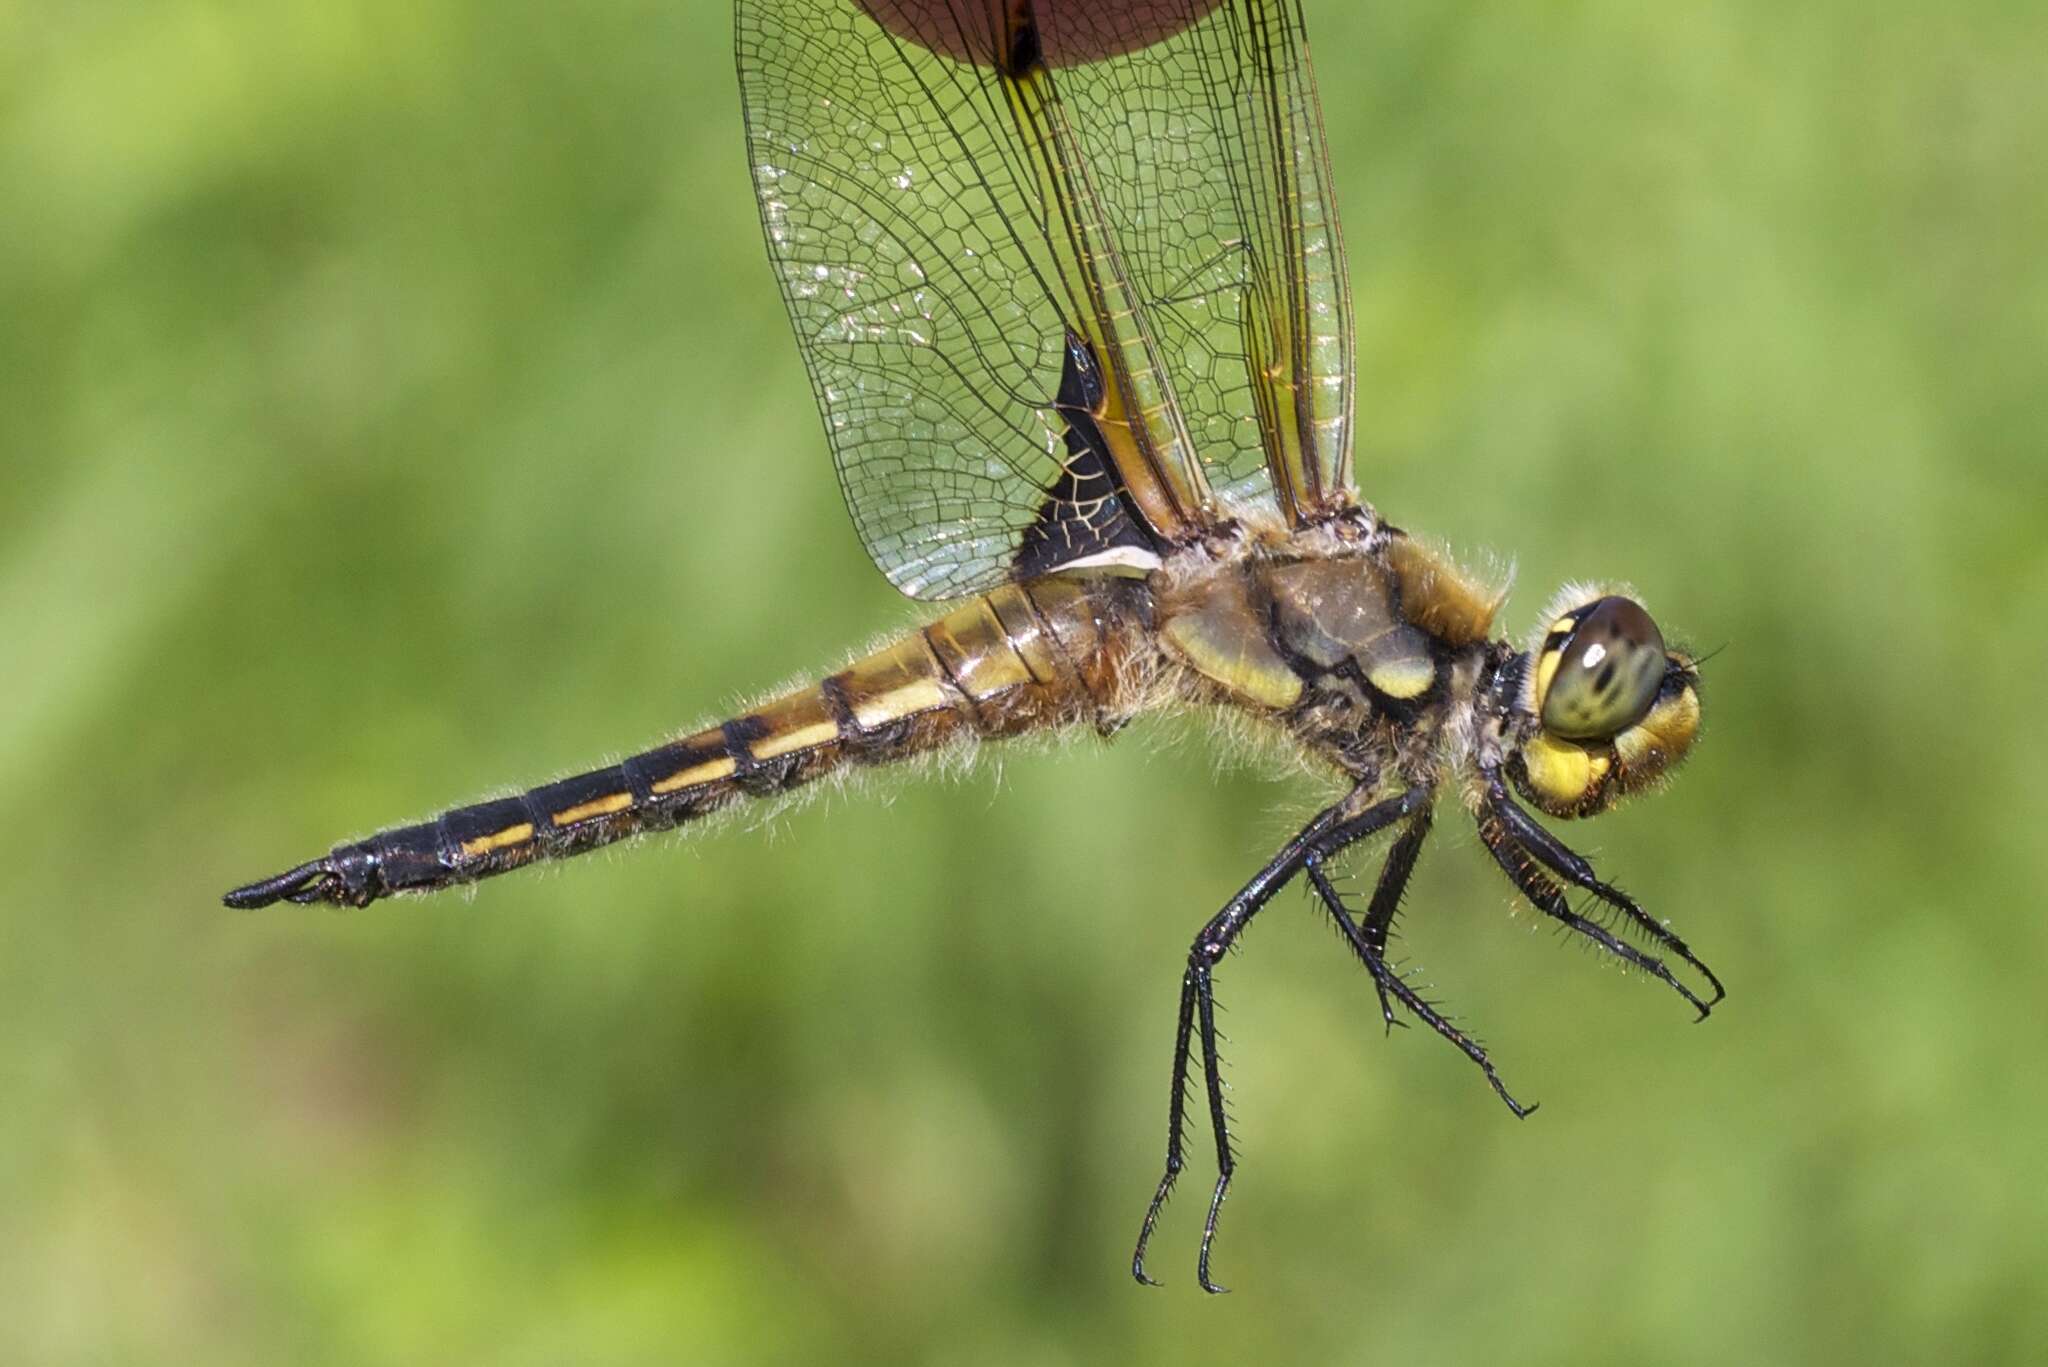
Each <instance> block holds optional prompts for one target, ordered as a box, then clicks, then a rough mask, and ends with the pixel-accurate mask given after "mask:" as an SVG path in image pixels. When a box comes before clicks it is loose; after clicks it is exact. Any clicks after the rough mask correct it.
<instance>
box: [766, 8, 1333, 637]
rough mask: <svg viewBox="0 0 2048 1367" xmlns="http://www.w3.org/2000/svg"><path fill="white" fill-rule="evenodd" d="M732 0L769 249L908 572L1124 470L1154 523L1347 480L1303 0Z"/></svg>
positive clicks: (878, 522) (968, 587) (1063, 515)
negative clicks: (1297, 0)
mask: <svg viewBox="0 0 2048 1367" xmlns="http://www.w3.org/2000/svg"><path fill="white" fill-rule="evenodd" d="M737 13H738V22H737V28H738V35H737V36H738V50H739V65H740V77H741V87H742V92H743V97H744V100H745V104H746V116H747V130H748V139H749V144H748V145H749V153H750V158H751V161H752V163H753V166H754V173H755V184H756V191H757V193H758V195H759V198H760V202H761V209H762V217H763V222H764V225H765V228H766V233H767V239H768V247H769V254H770V257H771V258H772V260H773V262H774V265H775V269H776V272H777V275H778V277H779V280H780V282H781V285H782V288H783V293H784V297H785V299H786V301H787V303H788V306H789V310H790V315H791V318H792V320H793V321H794V323H795V327H796V333H797V338H798V344H799V347H800V349H801V351H802V353H803V356H804V359H805V363H806V365H807V367H808V369H809V371H810V374H811V379H812V382H813V386H814V388H815V390H816V393H817V397H818V402H819V406H820V408H821V410H822V411H823V413H824V417H825V422H826V429H827V434H828V438H829V440H830V443H831V446H832V449H833V454H834V457H835V460H836V463H837V465H838V469H839V475H840V481H841V485H842V488H843V490H844V492H845V495H846V500H847V504H848V507H849V508H850V510H851V511H852V514H853V518H854V522H855V525H856V527H857V528H858V530H859V532H860V535H861V538H862V541H863V543H864V544H865V545H866V547H867V548H868V551H869V553H870V554H871V555H872V556H873V557H874V559H875V561H876V563H877V564H879V565H880V566H881V568H882V569H883V571H884V572H885V573H886V574H887V575H888V576H889V578H890V580H891V582H893V583H894V584H896V586H897V587H898V588H900V589H901V590H903V591H904V592H905V593H908V594H911V595H912V596H914V597H929V598H937V597H950V596H955V595H958V594H962V593H967V592H971V591H974V590H978V589H981V588H985V587H988V586H989V585H991V584H994V583H997V582H1000V581H1001V580H1003V579H1005V578H1008V577H1012V576H1014V575H1015V574H1017V573H1020V572H1023V570H1022V569H1020V566H1021V567H1025V568H1029V569H1043V568H1044V567H1045V565H1046V564H1047V563H1049V562H1051V561H1056V560H1057V557H1056V556H1052V555H1050V554H1049V552H1048V551H1047V547H1048V546H1050V545H1052V544H1053V543H1054V542H1058V543H1059V544H1061V545H1066V544H1069V543H1071V542H1073V541H1074V537H1073V536H1072V535H1071V528H1072V527H1074V526H1084V527H1092V526H1094V525H1095V524H1094V523H1088V522H1086V521H1085V520H1084V519H1087V518H1094V519H1096V521H1097V522H1099V521H1100V520H1101V518H1100V511H1099V507H1098V506H1097V505H1100V503H1101V501H1102V500H1101V490H1102V488H1103V487H1106V486H1105V484H1104V477H1105V476H1106V475H1108V476H1114V477H1115V483H1116V485H1117V486H1118V489H1119V497H1120V500H1121V502H1120V505H1119V507H1117V508H1112V510H1111V511H1112V512H1117V513H1121V514H1128V523H1129V525H1130V526H1131V527H1135V528H1136V529H1138V530H1137V532H1136V533H1134V534H1135V535H1136V536H1137V538H1138V539H1140V540H1149V541H1151V542H1152V543H1153V544H1160V545H1163V544H1170V543H1172V542H1175V541H1178V540H1184V539H1186V538H1187V537H1188V536H1190V535H1194V534H1196V533H1198V532H1199V531H1201V530H1202V529H1204V528H1206V527H1208V526H1211V525H1214V524H1215V523H1216V522H1217V521H1219V520H1220V519H1221V518H1223V517H1224V516H1226V515H1227V513H1228V508H1227V506H1225V505H1224V504H1223V503H1221V502H1219V501H1218V500H1216V499H1215V498H1214V497H1213V495H1212V494H1211V486H1212V485H1226V484H1227V485H1230V486H1231V488H1230V490H1229V492H1230V493H1231V494H1232V495H1234V496H1236V497H1237V498H1245V497H1250V496H1255V495H1259V494H1263V493H1264V492H1265V491H1266V490H1267V489H1269V488H1275V489H1276V492H1277V495H1278V497H1279V501H1280V506H1281V509H1282V511H1283V513H1285V515H1286V516H1287V517H1288V518H1289V519H1290V520H1295V521H1299V520H1304V519H1305V518H1308V517H1312V516H1315V515H1318V514H1319V513H1320V512H1322V511H1326V510H1328V509H1329V508H1332V507H1335V506H1339V505H1340V504H1341V503H1342V502H1343V501H1344V500H1345V499H1346V498H1348V473H1347V471H1346V465H1347V463H1348V441H1347V439H1348V427H1347V423H1348V416H1349V412H1348V410H1349V398H1350V391H1349V367H1348V347H1349V334H1348V319H1347V317H1346V314H1345V307H1344V296H1343V267H1342V257H1341V252H1340V251H1339V250H1338V247H1337V241H1336V230H1335V222H1334V217H1333V216H1332V215H1331V213H1330V210H1329V207H1328V205H1329V201H1328V196H1327V184H1328V178H1327V173H1326V171H1325V169H1324V162H1323V156H1322V141H1321V132H1320V128H1319V126H1318V124H1317V120H1316V109H1315V99H1314V92H1313V87H1312V82H1311V81H1310V78H1309V75H1308V70H1307V62H1306V53H1305V50H1304V48H1303V47H1302V43H1301V29H1300V21H1299V15H1298V13H1297V11H1296V10H1295V8H1294V6H1293V5H1292V4H1291V3H1287V0H1276V2H1274V3H1249V2H1248V0H1232V2H1231V3H1218V0H1123V3H1118V4H1104V3H1101V0H1094V2H1093V3H1089V4H1083V3H1081V0H1035V2H1034V0H863V2H862V3H856V0H738V9H737ZM877 16H879V19H880V22H878V19H877ZM1077 360H1078V362H1079V368H1078V369H1077V365H1076V362H1077ZM1091 384H1092V386H1093V387H1092V388H1091V387H1090V386H1091ZM1077 394H1087V395H1089V396H1091V399H1092V400H1093V401H1094V403H1093V412H1092V415H1084V417H1086V418H1087V419H1088V420H1081V419H1077V414H1076V411H1075V410H1074V408H1073V406H1072V405H1073V402H1074V399H1075V396H1076V395H1077ZM1276 486H1277V488H1276ZM1077 489H1087V490H1092V491H1093V493H1092V495H1091V497H1092V498H1093V502H1092V503H1091V504H1089V505H1088V506H1086V507H1083V506H1082V505H1081V504H1079V503H1075V504H1074V505H1073V506H1071V507H1070V506H1068V505H1067V504H1066V503H1065V502H1063V500H1068V499H1069V498H1070V497H1071V496H1072V495H1073V493H1074V491H1075V490H1077ZM1119 525H1123V524H1121V523H1120V524H1119ZM1049 527H1050V528H1052V529H1054V530H1055V531H1057V532H1059V533H1060V535H1058V536H1048V535H1047V529H1048V528H1049ZM1119 535H1121V533H1119ZM1096 540H1099V538H1097V537H1095V534H1094V533H1093V532H1090V533H1089V534H1088V536H1084V537H1083V538H1082V541H1083V542H1086V543H1088V544H1094V543H1095V541H1096ZM1020 546H1027V547H1031V548H1033V549H1031V551H1030V553H1029V554H1027V555H1025V556H1024V558H1023V559H1022V560H1021V561H1020V558H1019V556H1020V551H1019V548H1020Z"/></svg>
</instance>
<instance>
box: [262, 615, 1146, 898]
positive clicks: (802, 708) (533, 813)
mask: <svg viewBox="0 0 2048 1367" xmlns="http://www.w3.org/2000/svg"><path fill="white" fill-rule="evenodd" d="M1145 594H1146V590H1145V588H1144V586H1143V584H1142V583H1141V582H1139V581H1135V580H1126V579H1115V578H1106V577H1105V578H1099V579H1081V578H1067V577H1051V578H1046V579H1040V580H1035V581H1032V582H1030V583H1027V584H1021V585H1005V586H1004V587H1002V588H999V589H996V590H994V591H992V592H990V593H987V594H984V595H982V596H980V597H977V598H973V599H970V600H968V601H967V602H965V603H963V604H961V605H960V606H959V607H957V608H955V609H954V610H953V611H951V612H949V613H947V614H946V615H945V616H943V617H941V618H939V619H938V620H937V621H935V622H932V623H931V624H930V625H928V626H926V627H924V628H923V629H921V630H918V631H914V632H912V633H910V634H909V635H906V636H903V637H900V638H898V639H896V640H894V641H891V642H890V643H888V644H887V645H884V646H882V647H881V648H880V649H878V650H876V651H874V652H872V653H871V654H868V655H865V656H863V657H862V658H860V659H858V660H855V661H854V662H853V663H852V664H850V665H848V666H847V667H846V668H845V669H842V670H840V671H839V672H838V673H836V674H833V675H831V676H829V677H827V678H825V679H823V680H820V681H819V682H818V683H816V684H813V685H811V686H810V687H807V688H802V689H798V690H796V691H795V692H792V693H787V694H784V695H782V696H780V697H777V698H774V699H771V700H770V701H768V702H765V703H763V704H761V705H760V706H758V707H754V708H751V709H749V710H747V711H745V712H742V713H741V714H739V715H738V716H736V717H733V718H732V719H731V720H729V721H725V722H722V723H720V724H719V725H716V726H712V727H709V728H707V729H705V730H702V731H699V732H697V733H695V734H694V735H690V736H686V737H684V738H682V739H681V740H676V741H671V742H669V743H668V744H665V745H661V746H657V747H656V748H654V749H652V750H648V751H646V752H644V753H642V754H638V755H634V756H632V757H631V758H629V759H627V760H625V761H623V762H621V763H619V764H614V765H610V766H607V767H606V768H602V769H595V770H592V771H591V772H589V773H586V774H578V775H576V776H574V777H573V778H566V779H562V780H560V781H558V782H555V783H549V784H544V785H542V786H541V787H538V788H533V789H530V790H528V791H527V792H524V793H519V794H516V795H514V796H510V797H503V798H497V799H494V800H492V801H488V802H480V803H477V804H474V805H472V806H467V807H458V808H455V809H454V810H452V811H448V812H445V813H443V814H442V815H441V816H440V817H438V818H437V819H435V820H433V821H429V822H424V823H422V824H420V825H416V826H404V827H399V828H396V829H393V830H388V831H383V832H380V833H379V834H377V835H374V836H371V837H370V838H369V839H367V840H362V841H356V842H351V843H348V844H344V845H340V846H337V847H336V848H335V849H334V850H333V851H332V852H331V853H329V854H328V855H327V856H326V857H325V858H322V859H318V860H314V861H312V862H311V863H307V864H303V865H300V866H299V867H298V868H295V869H291V870H288V871H286V872H284V873H281V874H278V875H277V876H276V877H273V878H268V879H265V880H263V881H261V882H257V883H252V884H249V885H248V886H246V887H242V888H238V889H236V890H235V891H234V892H231V893H229V894H228V895H227V898H226V901H227V903H228V905H230V906H237V907H255V906H264V905H267V904H269V903H271V902H276V901H280V900H289V901H293V902H336V903H340V904H343V905H348V906H366V905H368V904H369V903H371V902H373V901H376V900H377V899H379V898H381V897H388V896H391V895H392V894H394V893H400V892H428V891H433V890H435V889H438V888H444V887H449V886H452V885H455V884H458V883H469V882H474V881H475V880H477V879H479V878H488V877H490V876H492V875H494V874H499V873H506V872H509V871H510V870H512V869H516V868H521V867H523V866H525V865H527V864H530V863H533V862H535V861H537V860H541V859H560V858H566V857H567V856H570V855H574V854H581V853H583V852H584V851H585V850H591V849H595V848H597V847H598V846H600V845H608V844H611V843H613V842H614V841H618V840H623V839H625V838H627V837H629V836H633V835H637V834H640V833H641V832H643V831H651V830H665V829H667V828H669V827H673V826H678V825H681V824H683V823H684V822H687V821H691V820H694V819H696V818H698V817H702V816H707V815H709V814H710V813H712V812H714V811H717V810H719V809H720V808H723V807H726V806H729V805H731V804H733V803H735V802H737V801H740V800H741V799H743V798H750V797H751V798H766V797H776V796H779V795H781V794H784V793H788V792H792V791H794V790H796V789H798V788H801V787H803V786H804V785H806V784H808V783H810V782H812V781H813V780H815V779H818V778H822V777H824V776H826V775H828V774H831V773H833V772H834V771H836V770H839V769H842V768H844V767H846V766H848V765H874V764H888V763H893V762H895V761H897V760H903V759H909V758H912V757H914V756H917V755H920V754H925V753H928V752H930V751H933V750H937V749H940V748H942V747H944V746H947V745H949V744H954V743H957V742H962V741H967V740H973V739H996V738H999V737H1004V736H1012V735H1017V734H1020V733H1023V732H1026V731H1033V730H1039V729H1043V728H1046V727H1050V726H1062V725H1071V724H1076V723H1081V722H1093V723H1095V724H1097V725H1099V726H1104V727H1107V726H1108V725H1109V724H1110V723H1111V722H1112V721H1113V720H1120V718H1119V717H1115V716H1114V715H1113V714H1114V713H1115V712H1116V710H1117V708H1118V706H1119V704H1118V697H1119V695H1120V691H1121V690H1123V689H1124V688H1125V687H1126V685H1127V683H1128V680H1129V678H1130V675H1131V670H1130V669H1129V668H1128V667H1127V658H1128V656H1129V655H1130V653H1131V651H1132V650H1133V649H1135V648H1137V645H1138V643H1139V642H1140V641H1141V640H1142V639H1144V633H1143V632H1142V630H1141V629H1140V622H1141V619H1142V616H1143V613H1144V607H1145Z"/></svg>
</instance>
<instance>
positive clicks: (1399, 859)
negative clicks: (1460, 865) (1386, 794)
mask: <svg viewBox="0 0 2048 1367" xmlns="http://www.w3.org/2000/svg"><path fill="white" fill-rule="evenodd" d="M1434 811H1435V808H1433V807H1424V808H1422V809H1421V810H1419V811H1417V812H1416V813H1415V815H1414V816H1411V817H1409V818H1408V825H1407V828H1406V829H1405V830H1403V831H1402V832H1401V834H1400V836H1399V837H1398V838H1396V839H1395V841H1394V844H1393V848H1391V849H1389V850H1388V851H1387V862H1386V863H1384V864H1382V865H1381V866H1380V878H1379V882H1378V884H1376V885H1375V886H1374V888H1373V890H1372V901H1371V902H1369V903H1367V904H1366V908H1365V926H1364V931H1365V943H1366V945H1367V946H1368V947H1370V948H1371V950H1372V952H1373V957H1374V959H1376V960H1377V961H1378V963H1379V965H1380V967H1382V968H1385V967H1386V963H1387V935H1388V933H1389V932H1390V931H1392V930H1393V928H1394V917H1395V916H1396V915H1398V914H1399V913H1400V910H1401V898H1402V897H1403V896H1404V895H1405V894H1406V893H1407V891H1408V879H1409V877H1410V875H1412V874H1413V873H1414V872H1415V861H1416V860H1417V859H1419V858H1421V856H1422V844H1423V842H1424V841H1425V840H1427V839H1429V825H1430V819H1431V813H1432V812H1434ZM1318 890H1319V891H1320V889H1318ZM1325 900H1326V901H1327V899H1325ZM1337 924H1338V926H1339V927H1340V928H1342V927H1343V924H1344V921H1343V918H1341V917H1340V918H1339V919H1338V922H1337ZM1347 933H1348V932H1347ZM1366 967H1367V968H1371V967H1372V964H1370V963H1368V964H1367V965H1366ZM1373 986H1374V987H1375V988H1377V989H1378V990H1379V994H1380V1015H1381V1016H1382V1017H1383V1018H1385V1020H1386V1022H1387V1025H1388V1027H1389V1028H1391V1027H1393V1026H1394V1025H1395V1024H1396V1023H1397V1022H1396V1021H1395V1019H1394V1012H1393V1010H1392V1008H1390V1007H1389V1006H1388V1005H1387V990H1386V987H1385V985H1384V984H1382V983H1381V982H1380V980H1379V975H1378V974H1374V977H1373Z"/></svg>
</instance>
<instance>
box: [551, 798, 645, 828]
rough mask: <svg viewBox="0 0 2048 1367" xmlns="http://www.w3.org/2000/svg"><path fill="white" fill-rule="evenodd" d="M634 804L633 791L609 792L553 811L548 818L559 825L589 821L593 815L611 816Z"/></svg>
mask: <svg viewBox="0 0 2048 1367" xmlns="http://www.w3.org/2000/svg"><path fill="white" fill-rule="evenodd" d="M632 805H633V795H632V794H631V793H607V794H606V795H605V796H603V797H598V798H592V799H591V800H590V801H588V802H579V803H577V804H576V805H575V806H574V807H569V808H565V809H564V810H562V811H559V812H552V813H550V814H549V816H548V819H549V820H550V821H552V822H554V823H555V824H556V825H557V826H568V825H573V824H574V823H576V822H578V821H588V820H590V818H592V817H593V816H610V815H611V814H612V813H613V812H623V811H625V810H626V808H628V807H630V806H632Z"/></svg>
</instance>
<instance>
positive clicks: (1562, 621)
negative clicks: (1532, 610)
mask: <svg viewBox="0 0 2048 1367" xmlns="http://www.w3.org/2000/svg"><path fill="white" fill-rule="evenodd" d="M1577 625H1578V623H1577V622H1575V621H1573V620H1572V619H1571V618H1569V617H1560V618H1558V619H1557V620H1556V621H1555V622H1552V623H1551V624H1550V634H1551V635H1552V636H1557V635H1569V634H1570V633H1571V630H1572V628H1573V627H1575V626H1577Z"/></svg>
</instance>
